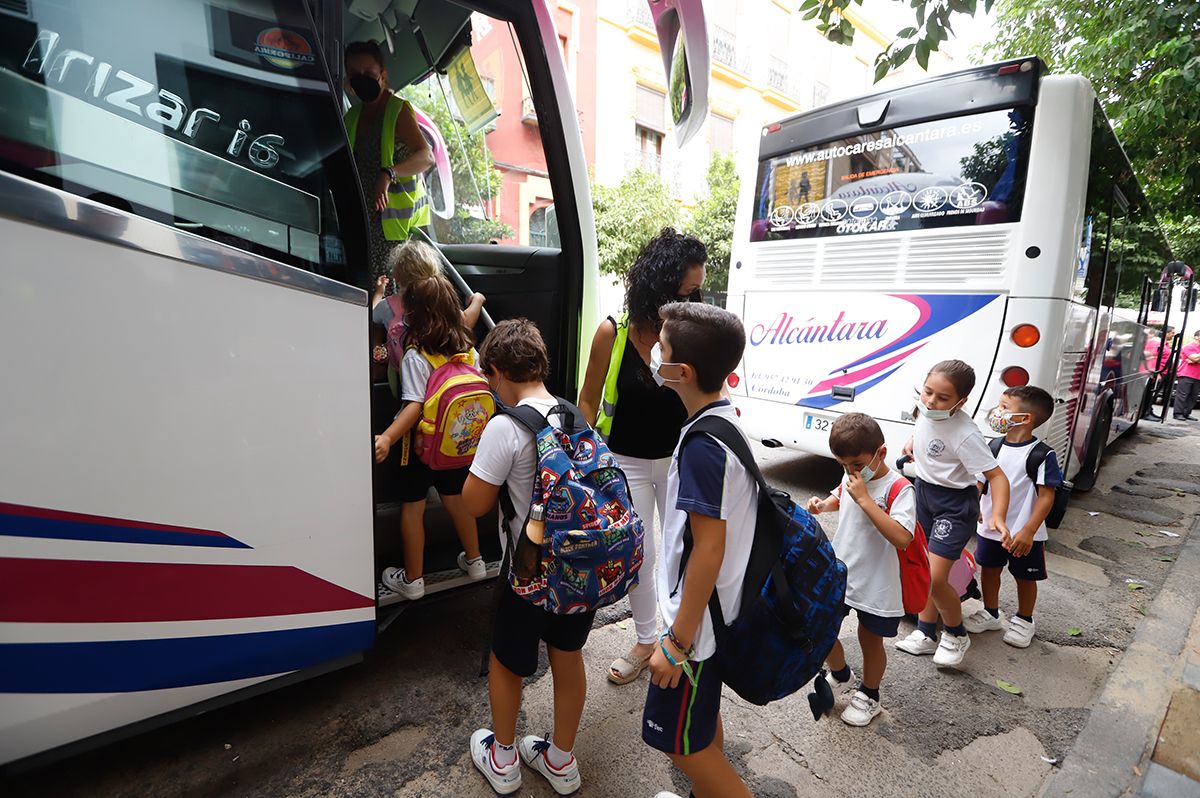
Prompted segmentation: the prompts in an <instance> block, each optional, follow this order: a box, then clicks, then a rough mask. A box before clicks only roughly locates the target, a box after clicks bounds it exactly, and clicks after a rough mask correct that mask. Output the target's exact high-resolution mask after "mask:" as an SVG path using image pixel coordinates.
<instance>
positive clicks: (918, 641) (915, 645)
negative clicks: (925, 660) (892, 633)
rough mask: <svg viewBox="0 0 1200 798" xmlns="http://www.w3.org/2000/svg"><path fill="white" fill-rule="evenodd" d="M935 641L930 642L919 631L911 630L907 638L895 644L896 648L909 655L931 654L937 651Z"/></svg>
mask: <svg viewBox="0 0 1200 798" xmlns="http://www.w3.org/2000/svg"><path fill="white" fill-rule="evenodd" d="M937 647H938V644H937V641H936V640H930V639H929V638H928V637H926V636H925V633H924V632H922V631H921V630H920V629H913V630H912V631H911V632H910V633H909V635H908V637H906V638H904V639H903V640H900V641H898V642H897V643H896V648H898V649H899V650H901V651H904V652H906V653H909V654H916V655H918V656H919V655H921V654H932V653H933V652H935V651H937Z"/></svg>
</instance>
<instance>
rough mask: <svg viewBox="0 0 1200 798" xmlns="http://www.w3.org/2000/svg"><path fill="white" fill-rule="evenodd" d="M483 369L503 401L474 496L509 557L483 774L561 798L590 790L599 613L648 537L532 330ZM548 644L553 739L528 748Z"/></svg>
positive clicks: (472, 479) (484, 349)
mask: <svg viewBox="0 0 1200 798" xmlns="http://www.w3.org/2000/svg"><path fill="white" fill-rule="evenodd" d="M479 364H480V368H481V369H482V371H483V373H484V375H485V377H486V378H487V380H488V384H489V385H490V386H491V388H492V390H493V391H494V392H495V394H496V396H497V398H498V399H499V409H498V413H497V415H495V416H494V417H492V419H491V420H490V421H489V422H488V425H487V427H486V428H485V429H484V431H483V436H482V438H481V439H480V441H479V448H478V449H477V451H476V453H475V460H474V462H473V463H472V464H471V468H470V473H469V475H468V476H467V480H466V484H465V486H464V487H463V502H464V504H465V505H466V507H467V509H468V511H469V512H471V513H472V514H473V515H475V516H477V517H478V516H482V515H484V514H485V513H487V512H488V511H489V510H491V508H492V507H494V506H495V505H496V502H497V500H499V501H500V504H501V507H502V509H503V516H502V529H501V538H502V545H504V547H505V565H504V568H503V570H502V575H501V584H499V585H497V586H496V590H497V591H499V597H498V599H499V600H498V602H497V610H496V619H495V627H494V631H493V636H492V651H491V659H490V666H489V671H488V693H489V698H490V703H491V710H492V728H491V729H479V730H477V731H476V732H475V733H474V734H472V735H471V742H470V754H471V760H472V762H473V763H474V764H475V767H476V768H477V769H478V770H479V771H480V773H482V774H483V776H484V778H486V779H487V780H488V783H489V784H490V785H491V787H492V789H494V790H495V791H496V792H497V793H499V794H501V795H509V794H511V793H514V792H517V791H518V790H520V789H521V762H522V761H524V763H525V764H526V765H527V766H529V767H531V768H533V769H534V770H536V771H537V772H538V773H540V774H541V775H542V776H544V777H545V778H546V779H547V781H549V783H550V786H551V787H552V788H553V789H554V791H555V792H556V793H558V794H559V795H569V794H571V793H573V792H575V791H577V790H578V789H579V787H580V784H581V781H580V775H579V764H578V762H577V761H576V759H575V756H574V755H573V754H572V749H573V748H574V745H575V736H576V734H577V732H578V730H579V721H580V718H581V717H582V715H583V705H584V699H585V698H586V695H587V677H586V675H585V672H584V666H583V654H582V648H583V645H584V643H585V642H586V641H587V638H588V633H589V632H590V631H591V628H592V621H593V619H594V617H595V614H596V609H597V608H599V607H602V606H607V605H609V604H612V603H614V602H616V601H617V600H618V599H620V598H621V597H622V596H624V595H626V593H627V592H628V590H629V589H630V588H631V587H633V586H634V585H636V584H637V572H638V568H639V566H640V565H641V561H642V556H643V553H642V542H643V537H642V527H641V523H640V522H639V521H638V519H637V516H636V515H635V514H634V513H633V503H632V501H631V500H630V499H629V495H628V485H627V483H626V481H625V476H624V474H623V473H622V472H621V471H620V469H619V468H617V467H616V461H615V460H614V459H613V457H612V455H611V454H610V453H609V452H608V449H607V447H606V446H605V445H604V442H603V441H602V440H601V439H600V437H599V436H598V435H597V434H596V433H595V432H593V430H592V429H591V428H590V427H588V425H587V423H586V421H584V420H583V416H582V414H580V412H579V410H578V408H576V407H574V406H572V405H570V404H569V403H567V402H565V401H563V400H561V399H558V398H556V397H555V396H554V395H553V394H551V393H550V392H549V391H548V390H547V389H546V386H545V384H544V380H545V379H546V376H547V375H548V373H549V357H548V355H547V353H546V345H545V343H544V341H543V340H542V336H541V334H540V333H539V331H538V328H537V327H536V326H535V325H534V324H533V322H531V321H528V320H527V319H510V320H507V321H503V322H501V323H500V324H498V325H496V328H495V329H494V330H492V332H491V333H490V334H489V335H488V337H487V338H486V339H485V340H484V342H483V344H482V345H481V346H480V349H479ZM543 641H544V642H545V643H546V651H547V654H548V656H549V660H550V671H551V676H552V678H553V680H554V729H553V733H552V734H551V735H550V737H549V739H545V738H542V737H537V736H534V735H528V736H526V737H524V738H522V739H521V740H519V741H518V740H517V737H516V731H517V717H518V714H519V713H520V709H521V692H522V687H523V680H524V679H525V678H527V677H529V676H532V675H533V674H534V672H535V671H536V670H537V664H538V650H539V647H540V644H541V642H543Z"/></svg>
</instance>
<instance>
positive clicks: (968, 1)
mask: <svg viewBox="0 0 1200 798" xmlns="http://www.w3.org/2000/svg"><path fill="white" fill-rule="evenodd" d="M1074 1H1075V2H1077V3H1078V4H1080V5H1085V4H1087V3H1089V2H1090V0H1074ZM896 2H900V3H906V4H907V5H908V6H909V7H910V8H912V11H913V15H914V20H915V22H916V24H915V25H911V26H908V27H905V28H902V29H901V30H899V31H897V32H896V38H895V39H894V40H893V41H892V43H891V44H890V45H888V48H887V49H886V50H885V51H884V52H882V53H880V54H879V55H878V56H877V57H876V58H875V81H876V82H879V81H880V80H883V78H884V76H886V75H887V73H888V72H890V71H891V70H893V69H896V68H897V67H899V66H900V65H901V64H903V63H904V62H905V61H907V60H908V59H910V58H914V57H915V58H916V59H917V63H918V64H919V65H920V66H921V69H928V68H929V54H930V53H935V52H937V51H938V49H939V48H940V47H941V44H942V42H944V41H947V40H949V38H950V37H951V36H953V35H954V28H953V26H952V22H951V20H952V18H953V17H954V16H955V15H957V14H966V15H968V16H974V15H975V12H976V11H978V10H980V9H982V10H983V11H984V13H987V12H988V11H990V10H991V8H992V4H993V3H994V2H995V0H983V2H979V0H896ZM1050 2H1051V0H1046V3H1047V4H1050ZM851 3H853V4H855V5H862V0H804V2H803V3H801V5H800V10H801V11H802V12H804V19H815V20H816V21H817V31H818V32H820V33H821V35H822V36H824V37H825V38H826V39H829V41H831V42H833V43H834V44H851V43H853V42H854V26H853V25H851V24H850V20H848V19H846V18H845V17H843V16H842V11H843V10H844V9H846V8H849V7H850V4H851Z"/></svg>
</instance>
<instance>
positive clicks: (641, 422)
mask: <svg viewBox="0 0 1200 798" xmlns="http://www.w3.org/2000/svg"><path fill="white" fill-rule="evenodd" d="M706 260H708V252H707V250H705V248H704V244H702V243H701V242H700V241H699V239H697V238H694V237H693V236H689V235H684V234H683V233H680V232H677V231H676V230H673V229H672V228H670V227H667V228H664V229H663V231H662V232H661V233H659V234H658V235H657V236H655V237H654V238H652V239H651V240H650V241H649V242H648V243H647V244H646V246H645V247H643V248H642V251H641V252H640V253H639V254H638V257H637V260H636V261H634V264H633V268H632V269H630V271H629V275H628V276H627V277H626V278H625V311H624V313H622V314H621V318H620V319H614V318H613V317H611V316H609V317H608V319H606V320H605V321H603V322H601V323H600V328H599V329H598V330H596V335H595V337H594V338H593V339H592V351H591V354H590V355H589V358H588V367H587V372H586V373H585V375H584V378H583V387H582V388H581V389H580V391H579V409H580V410H582V411H583V413H584V415H585V416H586V417H587V419H588V422H589V423H591V424H592V426H594V427H595V428H596V429H597V430H599V431H600V432H601V434H603V435H604V436H605V439H606V440H607V441H608V448H609V450H611V451H612V453H613V454H614V455H615V456H616V458H617V460H618V461H619V462H620V464H621V468H622V469H623V470H624V471H625V475H626V477H628V479H629V488H630V491H631V493H632V498H633V506H634V509H635V510H637V513H638V515H640V516H641V517H642V520H643V522H644V523H645V525H646V550H645V560H644V561H643V563H642V568H641V573H642V574H643V575H644V576H643V577H642V579H640V580H639V582H638V586H637V588H636V589H635V590H633V591H632V592H630V594H629V604H630V607H631V608H632V609H633V622H634V626H635V628H636V631H637V643H636V644H635V645H634V646H633V648H631V649H630V650H629V653H627V654H625V655H624V656H622V657H619V658H617V660H616V661H615V662H613V664H612V667H611V668H610V669H609V673H608V678H609V681H611V682H613V683H614V684H629V683H630V682H632V681H633V680H635V679H637V677H638V675H639V674H641V672H642V671H643V670H645V669H646V666H647V664H648V663H649V661H650V655H651V654H652V653H653V652H654V646H655V644H656V643H657V642H658V600H657V599H658V597H657V595H656V593H655V587H654V585H655V580H654V575H653V574H654V561H655V555H656V553H657V548H658V544H657V543H656V542H655V534H654V533H655V530H656V529H657V526H656V525H655V523H654V514H655V510H657V511H658V518H659V523H661V520H662V518H663V516H664V514H665V512H666V502H667V469H668V468H669V466H670V464H671V454H672V453H673V452H674V451H675V445H676V444H677V443H678V442H679V433H680V431H681V430H682V429H683V424H684V422H685V421H687V411H686V410H685V409H684V407H683V403H682V402H681V401H680V400H679V396H678V394H676V393H675V392H674V391H672V390H671V389H670V388H665V387H663V385H662V383H661V382H659V381H658V378H657V377H656V375H657V371H658V370H657V366H658V363H657V362H652V358H651V352H652V350H654V354H655V355H657V354H658V352H657V350H656V349H655V344H657V343H658V342H659V341H658V333H659V330H660V329H662V319H661V318H660V317H659V315H658V311H659V308H661V307H662V306H663V305H666V304H667V303H669V302H688V301H695V300H699V298H700V287H701V286H702V285H703V284H704V277H705V270H704V262H705V261H706ZM618 399H619V401H618Z"/></svg>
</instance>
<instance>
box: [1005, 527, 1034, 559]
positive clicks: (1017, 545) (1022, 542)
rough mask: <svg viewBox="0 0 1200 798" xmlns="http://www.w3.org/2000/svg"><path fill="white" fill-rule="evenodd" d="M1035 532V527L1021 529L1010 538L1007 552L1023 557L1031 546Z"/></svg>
mask: <svg viewBox="0 0 1200 798" xmlns="http://www.w3.org/2000/svg"><path fill="white" fill-rule="evenodd" d="M1036 532H1037V530H1036V529H1022V530H1021V531H1020V532H1018V533H1017V535H1016V537H1014V538H1011V544H1010V545H1009V546H1008V547H1007V548H1008V553H1009V554H1011V555H1012V556H1014V557H1024V556H1025V555H1026V554H1028V553H1029V550H1030V549H1032V548H1033V536H1034V534H1035V533H1036Z"/></svg>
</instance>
